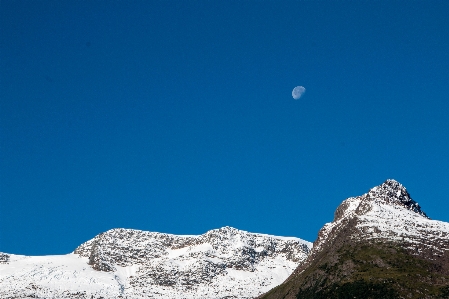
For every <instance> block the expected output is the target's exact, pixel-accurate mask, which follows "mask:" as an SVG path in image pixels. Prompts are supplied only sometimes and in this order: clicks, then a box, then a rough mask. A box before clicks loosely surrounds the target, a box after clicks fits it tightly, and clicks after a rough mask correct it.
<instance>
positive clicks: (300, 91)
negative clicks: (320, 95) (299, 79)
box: [292, 86, 306, 100]
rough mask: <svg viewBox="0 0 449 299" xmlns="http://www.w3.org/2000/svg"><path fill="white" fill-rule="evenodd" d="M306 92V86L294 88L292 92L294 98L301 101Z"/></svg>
mask: <svg viewBox="0 0 449 299" xmlns="http://www.w3.org/2000/svg"><path fill="white" fill-rule="evenodd" d="M305 92H306V89H305V88H304V86H296V87H295V88H293V91H292V97H293V98H294V99H295V100H299V98H300V97H301V96H302V95H303V94H304V93H305Z"/></svg>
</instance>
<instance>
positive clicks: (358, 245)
mask: <svg viewBox="0 0 449 299" xmlns="http://www.w3.org/2000/svg"><path fill="white" fill-rule="evenodd" d="M260 298H264V299H273V298H285V299H287V298H449V223H446V222H441V221H435V220H430V219H429V218H428V217H427V215H426V214H425V213H424V212H423V211H422V210H421V207H420V206H419V205H418V203H416V202H415V201H414V200H412V199H411V197H410V195H409V193H408V192H407V190H406V189H405V188H404V187H403V186H402V185H401V184H400V183H398V182H396V181H394V180H387V181H386V182H385V183H383V184H382V185H380V186H377V187H374V188H372V189H371V190H369V192H368V193H366V194H364V195H362V196H358V197H352V198H348V199H346V200H345V201H343V202H342V204H341V205H340V206H339V207H338V208H337V210H336V212H335V215H334V220H333V221H332V222H331V223H328V224H326V225H325V226H324V227H323V228H322V229H321V230H320V232H319V234H318V239H317V240H316V241H315V242H314V246H313V249H312V251H311V253H310V255H309V257H308V258H307V259H306V261H304V262H303V263H301V264H300V265H299V266H298V268H297V269H296V270H295V271H294V272H293V273H292V275H291V276H290V277H289V278H288V279H287V280H286V281H285V282H284V283H283V284H281V285H279V286H277V287H275V288H274V289H272V290H271V291H269V292H268V293H266V294H265V295H263V296H260Z"/></svg>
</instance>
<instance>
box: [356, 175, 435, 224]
mask: <svg viewBox="0 0 449 299" xmlns="http://www.w3.org/2000/svg"><path fill="white" fill-rule="evenodd" d="M365 199H366V200H370V201H381V202H383V203H387V204H391V205H396V206H401V207H404V208H406V209H408V210H411V211H413V212H415V213H418V214H420V215H421V216H423V217H426V218H429V217H427V215H426V213H424V211H422V210H421V207H420V206H419V204H418V203H417V202H416V201H414V200H413V199H412V198H411V197H410V194H409V193H408V192H407V189H405V187H404V186H402V184H401V183H399V182H397V181H395V180H386V181H385V182H384V183H383V184H381V185H379V186H376V187H374V188H372V189H371V190H369V192H368V193H367V194H366V195H365Z"/></svg>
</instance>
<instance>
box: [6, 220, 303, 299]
mask: <svg viewBox="0 0 449 299" xmlns="http://www.w3.org/2000/svg"><path fill="white" fill-rule="evenodd" d="M311 245H312V243H310V242H307V241H304V240H301V239H299V238H291V237H288V238H285V237H276V236H271V235H264V234H252V233H249V232H245V231H241V230H237V229H235V228H231V227H224V228H221V229H217V230H212V231H209V232H206V233H205V234H203V235H199V236H176V235H170V234H161V233H153V232H145V231H137V230H127V229H114V230H110V231H108V232H105V233H103V234H100V235H98V236H97V237H95V238H94V239H92V240H89V241H87V242H86V243H84V244H82V245H81V246H80V247H78V248H77V249H76V250H75V251H74V253H72V254H68V255H61V256H43V257H27V256H16V255H11V256H10V258H9V262H8V263H7V264H0V273H1V275H0V298H3V297H6V296H12V295H15V296H18V297H19V296H24V297H25V296H31V295H33V296H40V297H44V298H91V296H92V297H93V298H100V297H104V298H117V297H119V296H122V297H123V298H225V297H234V298H254V297H256V296H257V295H259V294H261V293H263V292H266V291H268V290H270V289H271V288H273V287H274V286H276V285H278V284H280V283H282V282H283V281H284V280H285V279H286V278H287V277H288V276H289V275H290V274H291V273H292V272H293V271H294V269H295V268H296V267H297V266H298V264H299V263H300V262H302V261H303V260H305V259H306V258H307V256H308V253H309V252H310V249H311ZM94 247H95V248H96V249H95V253H96V254H97V259H96V260H97V261H100V262H101V263H106V264H108V265H110V266H111V268H112V269H114V271H111V272H103V271H97V270H94V269H93V268H92V266H91V265H88V262H89V256H90V255H91V254H92V252H93V250H94V249H93V248H94ZM286 253H288V255H286ZM79 294H81V295H79ZM77 296H81V297H77Z"/></svg>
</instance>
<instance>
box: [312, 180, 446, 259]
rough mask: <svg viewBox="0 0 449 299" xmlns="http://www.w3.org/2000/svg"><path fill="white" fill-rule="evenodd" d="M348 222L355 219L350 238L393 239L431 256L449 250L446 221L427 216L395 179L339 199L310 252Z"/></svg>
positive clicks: (439, 254) (433, 256)
mask: <svg viewBox="0 0 449 299" xmlns="http://www.w3.org/2000/svg"><path fill="white" fill-rule="evenodd" d="M349 221H356V225H355V227H356V229H357V230H356V231H355V232H354V233H353V234H352V236H351V237H352V238H353V239H361V238H363V239H364V240H379V241H381V240H390V241H394V242H397V243H399V244H401V245H402V246H403V247H405V248H407V249H409V250H411V251H412V252H414V253H416V254H421V253H426V254H427V256H429V257H430V258H432V259H438V258H440V257H441V256H443V255H444V253H445V251H448V250H449V223H447V222H443V221H437V220H431V219H429V218H428V217H427V216H426V214H425V213H424V212H423V211H422V210H421V208H420V206H419V205H418V203H417V202H415V201H414V200H412V199H411V198H410V195H409V194H408V192H407V190H406V189H405V188H404V187H403V186H402V185H401V184H400V183H399V182H397V181H395V180H387V181H386V182H385V183H383V184H382V185H380V186H377V187H374V188H372V189H371V190H369V192H368V193H366V194H364V195H362V196H358V197H351V198H348V199H346V200H345V201H343V203H342V204H341V205H340V206H339V208H338V209H337V211H336V215H335V219H334V221H333V222H331V223H327V224H326V225H325V226H324V227H323V228H322V229H321V231H320V233H319V237H318V240H317V241H316V242H315V243H314V244H315V246H314V248H313V250H312V251H313V252H315V251H319V249H320V248H322V246H324V245H325V244H326V243H329V242H332V240H331V239H330V238H333V237H335V236H336V235H337V234H336V232H337V231H338V230H339V229H341V228H343V227H344V226H345V225H346V224H347V223H348V222H349Z"/></svg>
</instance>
